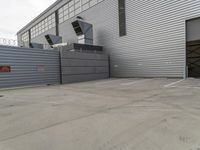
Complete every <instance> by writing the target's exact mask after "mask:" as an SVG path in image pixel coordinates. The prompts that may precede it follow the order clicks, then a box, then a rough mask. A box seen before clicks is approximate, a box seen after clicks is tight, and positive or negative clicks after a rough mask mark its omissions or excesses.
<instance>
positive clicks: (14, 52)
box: [0, 46, 60, 88]
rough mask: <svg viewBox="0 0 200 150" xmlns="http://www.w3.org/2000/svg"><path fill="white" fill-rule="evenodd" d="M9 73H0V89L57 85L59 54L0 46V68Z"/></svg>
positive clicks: (58, 78)
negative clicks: (4, 67) (6, 68)
mask: <svg viewBox="0 0 200 150" xmlns="http://www.w3.org/2000/svg"><path fill="white" fill-rule="evenodd" d="M4 65H7V66H10V67H11V72H7V73H5V72H4V73H3V72H1V73H0V88H5V87H16V86H27V85H34V84H59V83H60V69H59V68H60V66H59V52H58V51H55V50H54V51H53V50H41V49H28V48H18V47H6V46H0V66H4Z"/></svg>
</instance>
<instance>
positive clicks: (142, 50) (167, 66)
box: [17, 0, 200, 78]
mask: <svg viewBox="0 0 200 150" xmlns="http://www.w3.org/2000/svg"><path fill="white" fill-rule="evenodd" d="M198 17H200V1H195V0H187V1H185V0H156V1H155V0H58V1H56V2H55V3H54V4H52V5H51V6H50V7H49V8H47V9H46V10H45V11H44V12H42V13H41V14H40V15H39V16H38V17H36V18H35V19H33V20H32V21H31V22H30V23H29V24H27V25H26V26H25V27H24V28H22V29H21V30H20V31H19V32H18V33H17V35H18V40H19V41H21V42H19V44H20V46H23V47H29V46H30V43H40V44H43V45H45V48H48V42H47V40H46V38H45V36H46V35H47V34H51V35H57V36H60V37H62V43H76V42H77V41H78V38H77V35H76V33H75V32H74V30H73V27H72V22H74V21H76V20H77V18H78V19H81V20H83V21H85V22H89V23H91V24H92V25H93V32H94V33H93V37H94V39H93V43H94V44H95V45H100V46H103V48H104V51H105V52H106V53H107V54H109V56H110V73H111V76H112V77H180V78H186V77H199V76H200V69H199V68H200V61H199V60H200V51H199V40H200V30H199V28H200V19H198ZM46 45H47V46H46Z"/></svg>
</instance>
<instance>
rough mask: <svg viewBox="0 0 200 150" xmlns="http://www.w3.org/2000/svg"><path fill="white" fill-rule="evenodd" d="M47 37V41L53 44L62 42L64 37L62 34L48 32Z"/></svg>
mask: <svg viewBox="0 0 200 150" xmlns="http://www.w3.org/2000/svg"><path fill="white" fill-rule="evenodd" d="M45 38H46V40H47V42H48V43H49V45H51V46H52V45H55V44H59V43H62V37H61V36H56V35H52V34H47V35H45Z"/></svg>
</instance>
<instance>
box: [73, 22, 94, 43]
mask: <svg viewBox="0 0 200 150" xmlns="http://www.w3.org/2000/svg"><path fill="white" fill-rule="evenodd" d="M72 26H73V28H74V31H75V32H76V35H77V36H78V43H79V44H90V45H93V26H92V24H89V23H87V22H84V21H81V20H76V21H74V22H72Z"/></svg>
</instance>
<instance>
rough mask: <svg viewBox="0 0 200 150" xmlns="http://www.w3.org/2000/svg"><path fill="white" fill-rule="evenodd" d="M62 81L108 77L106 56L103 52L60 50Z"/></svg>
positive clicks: (69, 81)
mask: <svg viewBox="0 0 200 150" xmlns="http://www.w3.org/2000/svg"><path fill="white" fill-rule="evenodd" d="M61 66H62V83H73V82H80V81H89V80H97V79H105V78H108V77H109V62H108V56H107V55H104V54H95V53H82V52H70V51H65V50H63V51H61Z"/></svg>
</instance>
